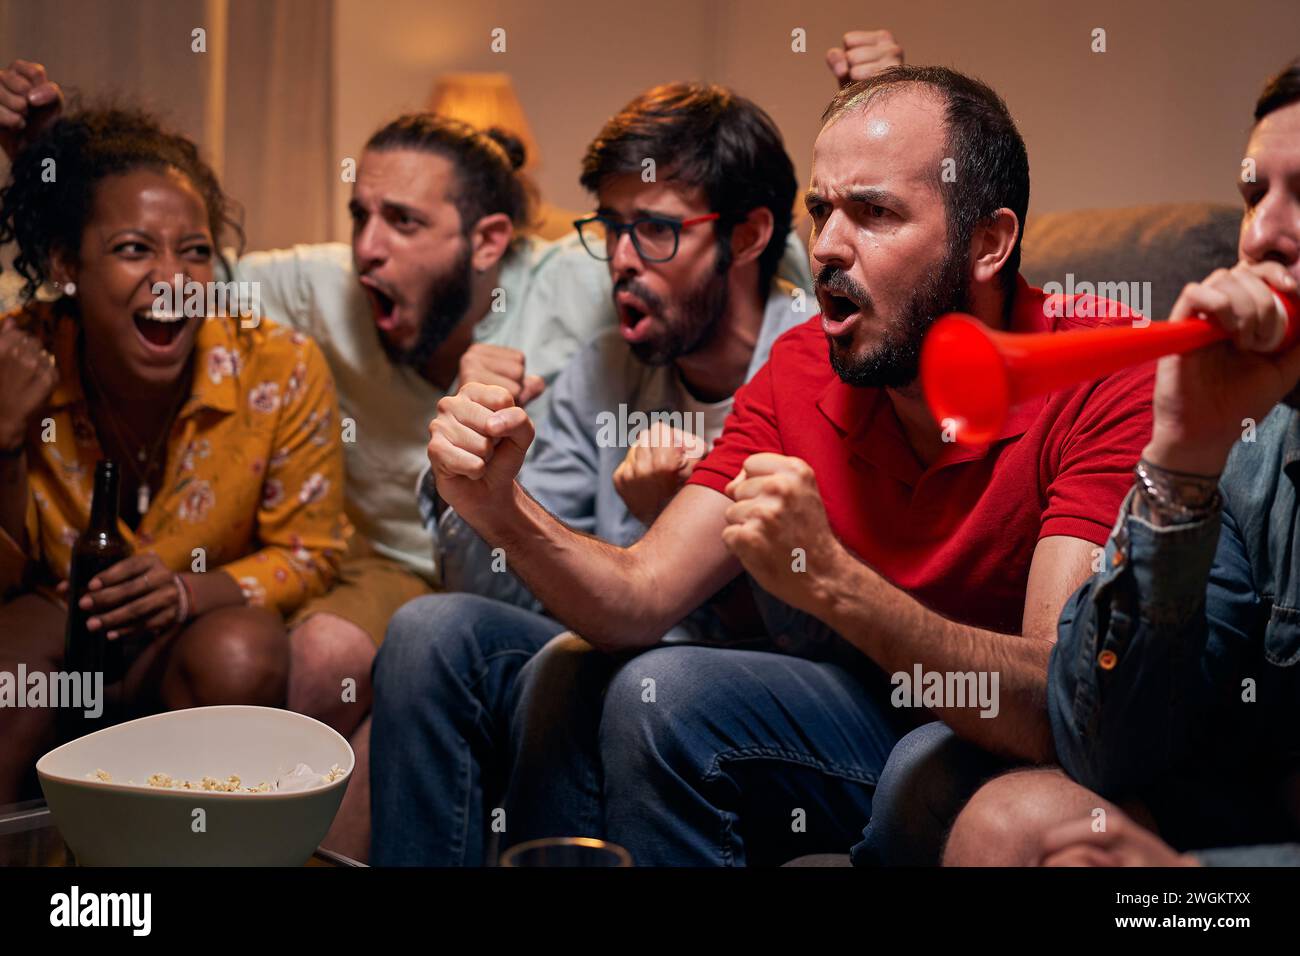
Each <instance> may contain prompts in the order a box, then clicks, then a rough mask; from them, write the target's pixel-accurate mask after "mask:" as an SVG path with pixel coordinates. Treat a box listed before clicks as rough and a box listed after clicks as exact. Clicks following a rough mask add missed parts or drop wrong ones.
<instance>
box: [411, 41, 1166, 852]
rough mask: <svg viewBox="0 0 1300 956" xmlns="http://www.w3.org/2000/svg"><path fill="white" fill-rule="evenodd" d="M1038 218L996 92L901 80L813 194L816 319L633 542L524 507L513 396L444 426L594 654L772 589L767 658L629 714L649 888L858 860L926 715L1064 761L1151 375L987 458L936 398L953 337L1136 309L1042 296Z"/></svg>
mask: <svg viewBox="0 0 1300 956" xmlns="http://www.w3.org/2000/svg"><path fill="white" fill-rule="evenodd" d="M1028 197H1029V174H1028V160H1027V158H1026V155H1025V149H1024V144H1023V141H1022V140H1021V138H1020V135H1019V133H1018V131H1017V130H1016V128H1015V125H1014V123H1013V121H1012V119H1011V117H1010V115H1009V114H1008V112H1007V110H1006V106H1005V104H1003V103H1002V101H1001V100H1000V99H999V98H998V97H997V95H996V94H995V93H994V92H993V91H992V90H990V89H989V88H988V87H987V86H985V85H983V84H982V83H979V82H978V81H975V80H972V79H970V78H968V77H965V76H962V75H961V74H959V73H956V72H954V71H951V70H947V69H942V68H934V67H928V68H921V67H898V68H894V69H890V70H886V71H884V72H883V73H881V74H879V75H878V76H876V77H874V78H872V79H870V80H866V81H863V82H860V83H856V84H852V85H850V86H848V87H846V88H844V89H843V90H841V91H840V93H838V94H837V95H836V97H835V99H834V100H833V101H832V102H831V105H830V107H829V108H828V109H827V111H826V113H825V116H824V125H823V128H822V131H821V133H820V135H819V136H818V138H817V143H816V145H815V147H814V154H813V174H812V182H811V188H810V190H809V192H808V195H807V197H806V203H807V207H808V211H809V213H810V214H811V216H812V219H813V235H812V243H811V245H810V255H811V261H812V271H813V273H814V275H815V276H816V281H817V293H818V301H819V304H820V305H821V309H822V314H821V315H820V316H819V317H817V318H815V319H813V320H811V321H810V322H808V323H807V324H805V325H803V326H800V327H798V328H796V329H793V330H792V331H790V332H789V333H787V334H786V335H784V336H783V337H782V338H781V339H779V340H778V341H777V343H776V344H775V346H774V347H773V350H772V353H771V358H770V360H769V362H768V364H767V365H766V366H765V367H764V369H762V370H761V371H760V372H759V373H758V374H757V375H756V376H755V377H754V379H753V380H752V381H751V382H750V383H749V384H748V385H746V386H745V387H743V388H742V389H741V390H740V391H739V392H737V394H736V398H735V408H734V411H733V413H732V415H731V416H730V418H729V419H728V421H727V426H726V430H725V432H724V434H723V436H722V437H721V438H720V439H719V440H718V442H717V445H716V446H715V449H714V451H713V452H712V453H711V454H710V455H709V457H708V458H706V459H705V460H704V461H703V462H701V463H700V464H698V465H697V466H696V468H695V471H694V473H693V475H692V477H691V480H690V482H689V484H688V485H687V486H686V487H685V488H683V489H682V491H681V492H679V493H678V495H677V496H676V497H675V498H674V499H673V501H672V503H671V504H670V505H669V506H668V507H667V509H666V510H665V511H664V512H663V514H662V515H661V516H660V518H659V520H658V521H656V522H655V524H654V525H653V526H652V527H651V528H650V530H649V531H648V533H647V534H646V535H645V536H644V537H643V538H642V539H641V540H640V541H639V542H637V543H636V544H634V545H632V546H631V547H628V548H618V547H615V546H613V545H609V544H606V543H604V542H601V541H598V540H595V539H592V538H589V537H586V536H584V535H581V534H578V533H576V532H574V531H572V530H570V529H568V528H566V527H564V526H563V525H562V524H560V523H559V522H558V521H556V520H555V519H554V518H552V517H551V516H550V515H548V514H547V513H546V512H545V511H544V510H543V509H542V508H541V507H540V506H538V505H537V504H536V503H535V502H534V501H532V499H530V498H529V497H528V495H527V494H526V493H525V492H524V491H523V490H522V489H521V488H520V487H519V486H518V485H517V484H516V483H515V474H516V473H517V471H518V469H519V466H520V464H521V463H522V461H523V456H524V453H525V451H526V450H527V448H528V446H529V444H530V443H531V441H532V437H533V425H532V423H531V421H529V419H528V415H527V413H526V412H525V411H524V410H523V409H521V408H518V407H516V406H514V405H513V403H512V401H511V399H510V396H509V394H508V393H507V392H506V391H505V390H503V389H496V388H492V387H488V386H482V385H474V384H471V385H467V386H465V387H464V388H462V389H461V391H460V392H459V394H457V395H456V396H451V397H447V398H444V399H443V400H442V401H441V402H440V403H439V406H438V409H439V414H438V417H437V418H436V419H435V420H434V421H433V423H432V424H431V425H430V435H431V441H430V444H429V458H430V461H431V462H432V465H433V471H434V475H435V477H436V480H437V484H438V491H439V493H440V494H441V495H442V496H443V498H444V499H445V500H446V501H448V502H450V503H451V504H452V505H453V506H455V508H456V509H457V511H458V512H459V513H460V514H461V515H462V516H463V517H464V518H465V519H466V520H467V521H468V522H469V523H470V524H471V525H472V526H473V527H474V528H475V529H476V530H477V531H478V532H479V533H480V534H482V535H483V536H484V537H485V538H486V539H487V540H488V541H489V542H490V543H491V544H492V545H493V546H495V547H501V548H503V549H504V552H505V555H506V558H507V561H508V562H509V566H510V567H511V568H512V569H513V570H514V571H515V572H516V573H517V574H518V575H520V576H521V577H522V578H523V579H524V581H525V582H526V583H527V585H528V586H529V588H530V589H531V590H532V591H533V593H534V594H535V595H536V596H537V597H538V598H539V599H540V600H541V601H542V602H543V604H544V605H545V606H546V607H547V609H548V611H549V612H550V613H551V614H553V615H554V616H555V617H557V618H559V619H560V620H562V621H563V622H564V623H565V624H566V625H568V626H569V627H570V628H571V629H572V630H573V631H575V632H576V633H578V634H580V635H582V637H583V638H585V639H586V640H587V641H589V642H591V643H592V644H593V645H595V646H596V647H597V648H599V649H600V650H602V651H606V652H611V653H617V652H627V651H634V650H638V649H642V648H645V647H647V646H648V645H649V644H651V643H652V642H654V641H656V640H657V639H658V637H659V635H661V634H663V633H664V631H665V630H666V629H667V628H668V627H669V626H670V625H671V624H672V623H673V622H674V621H677V620H680V619H681V618H682V617H683V616H685V614H686V613H687V612H689V611H690V610H691V609H693V608H695V607H696V606H698V605H700V604H701V603H703V602H704V601H705V600H706V599H707V598H709V597H710V596H711V595H713V594H714V593H715V592H717V591H718V590H719V589H720V588H721V587H722V586H723V585H724V584H726V583H727V582H728V581H730V580H731V579H732V578H733V577H735V576H736V575H737V574H738V573H740V572H741V571H742V570H743V571H744V572H747V573H748V574H749V575H750V577H751V578H752V579H753V581H754V583H755V584H756V585H757V588H756V589H755V596H756V598H758V599H759V603H760V606H761V609H762V610H763V611H764V620H765V622H766V624H767V626H768V629H769V633H770V635H771V644H770V645H769V649H767V650H738V649H735V648H715V647H699V646H665V647H657V648H655V649H653V650H649V651H646V652H644V653H640V654H638V655H636V656H635V657H632V658H631V659H630V660H628V661H627V662H626V663H625V664H623V666H622V667H621V668H620V669H619V670H618V672H617V674H615V675H614V677H613V679H612V681H611V682H610V683H609V686H608V688H607V690H606V694H605V698H604V704H603V714H602V718H601V724H600V729H599V746H600V758H601V759H600V763H601V766H602V767H603V771H604V783H603V790H604V795H605V801H606V806H605V811H606V812H605V817H606V819H605V826H606V833H605V835H606V836H608V837H609V838H610V839H612V840H614V841H615V842H618V843H620V844H622V845H624V846H626V847H627V848H628V849H629V850H631V852H632V854H633V857H634V858H635V859H636V861H637V862H638V863H641V864H656V863H660V864H662V863H685V864H701V863H704V864H708V863H723V864H726V863H744V862H778V861H780V860H781V859H783V858H789V857H790V856H794V855H798V854H800V853H810V852H819V851H825V850H832V851H835V850H838V851H843V850H844V849H845V848H847V847H848V845H849V844H850V843H851V842H852V840H853V834H854V833H855V832H856V831H857V830H858V829H859V828H860V827H861V826H862V824H863V823H864V822H866V821H867V820H868V819H869V818H871V817H872V814H873V797H874V796H875V792H876V786H877V783H878V782H879V781H880V778H881V773H882V770H883V768H884V766H885V762H886V760H887V758H888V757H889V754H890V752H891V750H892V749H893V748H894V746H895V744H896V743H897V742H898V741H899V739H900V737H901V736H902V735H904V734H905V733H907V732H908V731H909V730H910V729H912V728H914V727H916V726H917V725H918V724H919V723H921V722H922V721H923V720H926V719H932V718H938V719H939V720H940V721H942V722H943V723H944V725H946V728H947V730H946V731H945V733H948V734H949V735H950V736H951V739H952V740H953V741H956V742H957V743H958V744H960V745H961V746H962V747H965V748H967V752H968V753H974V754H979V755H982V754H984V753H985V752H992V753H994V754H997V755H1000V756H1001V757H1003V758H1009V759H1018V760H1030V761H1033V760H1046V759H1048V758H1050V756H1051V754H1052V743H1051V731H1050V727H1049V725H1048V722H1047V714H1046V710H1045V704H1044V701H1045V683H1046V669H1047V660H1048V652H1049V650H1050V647H1051V642H1052V641H1053V640H1054V639H1055V633H1056V620H1057V616H1058V614H1059V612H1060V609H1061V606H1062V604H1063V602H1064V601H1065V599H1066V598H1067V597H1068V596H1069V595H1070V594H1071V592H1072V591H1073V590H1074V589H1075V588H1076V587H1077V586H1078V585H1079V583H1080V582H1082V581H1083V580H1084V579H1085V578H1086V577H1087V576H1088V575H1089V574H1090V573H1091V572H1092V570H1093V563H1094V560H1095V558H1094V555H1095V553H1097V551H1098V548H1099V546H1100V545H1101V544H1102V543H1103V542H1104V541H1105V540H1106V536H1107V534H1108V532H1109V530H1110V523H1111V521H1112V519H1113V516H1114V514H1115V512H1116V509H1117V507H1118V504H1119V502H1120V499H1121V498H1122V497H1123V495H1124V493H1125V491H1126V490H1127V488H1128V486H1129V484H1130V481H1131V479H1130V472H1131V469H1132V467H1133V464H1134V462H1135V461H1136V460H1137V457H1138V454H1139V452H1140V450H1141V448H1142V445H1143V443H1144V441H1145V437H1144V436H1145V435H1146V434H1148V433H1149V430H1150V421H1151V419H1150V408H1149V401H1150V399H1149V396H1150V394H1151V384H1152V379H1151V369H1150V368H1149V367H1147V368H1143V369H1139V370H1135V371H1131V372H1126V373H1122V374H1119V375H1116V376H1112V377H1110V378H1107V379H1103V380H1100V381H1096V382H1091V383H1088V384H1086V385H1082V386H1079V387H1076V388H1071V389H1067V390H1064V391H1062V392H1058V393H1055V394H1053V395H1050V396H1048V397H1045V398H1042V399H1039V400H1036V401H1033V402H1029V403H1026V404H1025V405H1022V406H1019V407H1017V408H1016V409H1015V410H1014V411H1013V413H1012V415H1011V416H1010V417H1009V419H1008V422H1007V424H1006V427H1005V429H1004V431H1003V433H1002V434H1001V435H1000V436H999V438H998V439H997V441H996V442H994V443H993V444H992V445H991V446H989V447H988V448H984V449H967V448H963V447H960V446H957V445H955V444H953V443H951V442H950V441H945V437H948V436H946V435H945V432H944V429H943V428H941V426H940V423H937V422H935V421H934V420H933V419H932V418H931V417H930V415H929V413H928V411H927V409H926V407H925V405H924V402H923V400H922V397H921V394H920V389H919V386H918V383H917V380H916V379H917V361H918V354H919V347H920V342H921V339H922V336H923V335H924V333H925V331H926V329H927V328H928V327H929V325H930V324H931V323H932V322H933V320H934V319H935V318H936V317H937V316H938V315H940V314H942V313H943V312H946V311H950V310H952V309H962V310H964V311H967V312H970V313H972V314H973V315H975V316H977V317H978V318H979V319H980V320H982V321H983V322H985V323H986V324H988V325H990V326H992V327H995V328H1003V329H1005V328H1009V329H1012V330H1016V331H1042V330H1047V329H1062V328H1066V327H1069V326H1071V325H1092V324H1097V323H1098V322H1100V321H1105V320H1101V319H1096V318H1092V316H1097V315H1109V314H1113V313H1114V312H1115V311H1116V309H1115V308H1114V306H1113V304H1112V303H1106V302H1087V303H1082V302H1080V301H1078V300H1076V299H1072V298H1071V299H1058V300H1056V301H1052V302H1050V303H1049V302H1048V299H1047V297H1045V296H1044V295H1043V293H1042V292H1041V291H1039V290H1035V289H1031V288H1029V287H1028V286H1027V285H1026V284H1025V283H1024V282H1023V281H1022V280H1020V279H1019V277H1018V269H1019V259H1020V235H1021V225H1022V223H1023V222H1024V218H1025V211H1026V208H1027V206H1028ZM623 241H626V240H623ZM1074 315H1078V316H1080V318H1068V316H1074ZM1123 315H1124V317H1123V318H1120V319H1118V320H1116V321H1119V322H1121V323H1124V322H1130V321H1132V320H1131V318H1130V317H1128V315H1127V313H1126V312H1125V313H1123ZM1055 316H1067V317H1066V318H1055ZM1084 317H1087V318H1084ZM636 319H637V320H638V321H646V320H647V319H646V317H644V316H636ZM648 320H649V321H658V319H657V318H656V317H654V316H649V319H648ZM828 348H829V361H828ZM774 651H775V652H777V653H774ZM886 675H893V676H892V677H887V676H886ZM891 685H892V687H891ZM976 782H978V781H976ZM588 785H590V784H589V782H588ZM972 789H973V786H972ZM963 795H964V794H963ZM959 805H960V802H959V801H957V802H956V803H955V804H954V805H953V806H952V812H953V813H954V814H955V812H956V809H957V808H958V806H959ZM941 815H942V814H940V816H941ZM877 822H879V821H877ZM908 825H912V824H911V823H909V824H908ZM939 826H940V827H941V826H942V822H940V824H939ZM940 838H941V832H940V833H939V834H938V835H937V836H935V837H934V839H933V841H932V842H933V844H934V846H935V847H936V848H937V846H938V840H939V839H940ZM921 842H922V843H924V844H925V845H929V844H928V843H926V841H924V840H923V841H921ZM936 858H937V850H936Z"/></svg>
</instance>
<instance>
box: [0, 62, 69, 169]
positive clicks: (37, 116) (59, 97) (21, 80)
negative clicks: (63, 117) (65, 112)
mask: <svg viewBox="0 0 1300 956" xmlns="http://www.w3.org/2000/svg"><path fill="white" fill-rule="evenodd" d="M62 109H63V91H62V90H61V89H59V84H57V83H52V82H50V80H49V79H48V78H47V77H46V76H45V67H43V66H41V65H40V64H39V63H29V62H27V61H26V60H14V61H13V63H11V64H10V65H9V68H8V69H5V70H0V149H3V150H4V151H5V155H6V156H8V157H9V158H10V159H13V158H14V156H16V155H17V154H18V153H19V151H21V150H22V148H23V147H24V146H25V145H26V144H27V143H29V142H31V140H32V139H33V138H35V137H36V136H37V135H38V134H39V133H40V132H41V131H42V130H43V129H45V127H46V126H48V125H49V124H50V123H52V122H54V120H55V119H56V118H57V117H58V115H59V112H60V111H61V110H62Z"/></svg>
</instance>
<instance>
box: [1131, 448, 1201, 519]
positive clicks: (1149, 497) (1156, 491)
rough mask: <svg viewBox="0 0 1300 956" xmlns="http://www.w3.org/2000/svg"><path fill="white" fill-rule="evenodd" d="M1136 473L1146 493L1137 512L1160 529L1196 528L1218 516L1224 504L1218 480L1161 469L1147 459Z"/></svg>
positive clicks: (1139, 499) (1136, 502)
mask: <svg viewBox="0 0 1300 956" xmlns="http://www.w3.org/2000/svg"><path fill="white" fill-rule="evenodd" d="M1134 471H1135V472H1136V473H1137V479H1138V487H1140V488H1141V489H1142V494H1141V495H1138V496H1136V498H1135V500H1134V509H1135V511H1137V513H1138V515H1139V517H1144V518H1146V517H1149V518H1152V519H1154V521H1153V523H1154V524H1156V525H1161V526H1163V525H1171V524H1194V523H1196V522H1198V521H1203V520H1205V519H1206V518H1209V517H1210V516H1211V515H1214V514H1216V513H1217V512H1218V510H1219V508H1220V507H1221V506H1222V504H1223V496H1222V495H1221V494H1220V493H1219V479H1218V478H1217V477H1211V476H1209V475H1193V474H1190V473H1188V472H1182V471H1173V470H1171V469H1168V468H1161V467H1160V466H1159V465H1153V464H1152V463H1151V462H1149V461H1147V460H1146V459H1145V458H1139V459H1138V463H1137V467H1136V468H1134ZM1138 509H1141V510H1140V511H1139V510H1138Z"/></svg>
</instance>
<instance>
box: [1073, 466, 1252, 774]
mask: <svg viewBox="0 0 1300 956" xmlns="http://www.w3.org/2000/svg"><path fill="white" fill-rule="evenodd" d="M1142 494H1143V491H1142V490H1141V489H1139V488H1135V489H1134V491H1133V492H1132V493H1131V495H1130V497H1129V498H1126V499H1125V502H1124V508H1123V511H1122V516H1121V520H1120V525H1119V527H1118V528H1117V529H1116V531H1115V533H1114V534H1112V536H1111V540H1110V541H1109V542H1108V543H1107V546H1106V556H1107V561H1106V570H1104V571H1103V572H1102V573H1101V574H1098V575H1095V576H1093V577H1092V578H1090V579H1089V580H1088V581H1087V583H1085V584H1084V586H1083V587H1082V588H1080V589H1079V591H1078V593H1076V594H1075V595H1074V596H1073V597H1072V598H1071V599H1070V600H1069V601H1068V602H1067V603H1066V606H1065V610H1064V611H1063V612H1062V614H1061V620H1060V624H1059V641H1058V643H1057V645H1056V648H1055V650H1054V651H1053V654H1052V659H1051V662H1050V670H1049V701H1048V705H1049V711H1048V713H1049V716H1050V718H1051V721H1052V729H1053V734H1054V738H1055V742H1056V749H1057V756H1058V759H1059V760H1060V762H1061V765H1062V766H1063V767H1064V768H1065V769H1066V771H1067V772H1068V773H1069V774H1070V776H1071V777H1073V778H1074V779H1075V780H1077V781H1079V782H1080V783H1081V784H1083V785H1084V786H1085V787H1087V788H1089V789H1090V790H1094V791H1096V792H1097V793H1100V794H1101V795H1103V796H1105V797H1108V798H1111V799H1121V798H1123V797H1126V796H1128V795H1130V794H1132V793H1133V792H1135V791H1138V790H1140V789H1141V788H1142V787H1143V786H1144V785H1146V784H1147V783H1149V782H1150V781H1152V780H1154V779H1156V778H1158V777H1160V776H1161V775H1162V774H1163V773H1165V772H1166V771H1167V770H1169V769H1170V768H1171V767H1172V766H1173V765H1174V764H1176V763H1177V762H1179V761H1180V760H1183V759H1185V758H1186V757H1187V756H1188V755H1189V754H1190V753H1191V752H1192V750H1193V748H1194V747H1195V746H1196V743H1197V741H1198V740H1201V739H1203V734H1202V732H1201V729H1202V727H1203V721H1204V719H1205V718H1206V717H1207V716H1208V713H1209V710H1210V707H1211V705H1212V703H1213V701H1214V700H1215V699H1216V696H1217V695H1216V693H1215V690H1214V688H1213V687H1211V686H1210V685H1209V683H1208V682H1207V676H1206V673H1205V671H1204V670H1203V669H1202V663H1203V661H1204V659H1205V654H1206V648H1207V642H1208V641H1209V639H1210V636H1211V634H1212V635H1213V638H1214V641H1215V643H1216V644H1217V645H1218V648H1219V649H1220V653H1221V654H1222V655H1223V657H1224V658H1225V660H1226V659H1229V658H1236V657H1237V656H1238V655H1239V654H1240V653H1241V652H1242V651H1243V649H1245V648H1247V647H1248V646H1249V644H1250V642H1251V631H1252V623H1251V622H1252V620H1253V619H1254V618H1255V617H1256V615H1257V608H1256V605H1257V601H1256V598H1255V593H1254V587H1253V585H1252V583H1251V580H1250V563H1249V560H1248V559H1247V557H1246V553H1245V548H1244V546H1243V544H1242V542H1241V539H1240V537H1239V534H1238V531H1237V528H1236V524H1235V522H1234V521H1233V520H1232V517H1231V515H1230V514H1228V513H1227V512H1226V511H1225V512H1219V511H1218V510H1217V509H1216V510H1215V511H1214V512H1213V513H1212V514H1209V515H1207V516H1206V517H1204V518H1202V519H1201V520H1198V521H1194V522H1190V523H1185V524H1178V525H1171V526H1167V527H1157V526H1155V525H1153V524H1152V523H1151V522H1150V521H1149V520H1146V519H1144V518H1142V517H1140V516H1139V515H1137V514H1134V513H1133V505H1134V504H1135V503H1137V501H1138V498H1137V496H1139V495H1142Z"/></svg>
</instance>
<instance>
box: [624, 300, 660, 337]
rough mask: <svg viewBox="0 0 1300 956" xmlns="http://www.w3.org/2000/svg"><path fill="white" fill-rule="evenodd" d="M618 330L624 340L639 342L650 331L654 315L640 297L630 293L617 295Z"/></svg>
mask: <svg viewBox="0 0 1300 956" xmlns="http://www.w3.org/2000/svg"><path fill="white" fill-rule="evenodd" d="M618 317H619V331H620V332H621V333H622V335H623V339H624V341H627V342H640V341H641V340H642V339H644V338H645V337H646V336H647V335H648V334H649V333H650V327H651V324H652V323H653V322H654V316H653V315H652V314H651V313H650V311H649V310H648V309H647V308H646V307H645V303H643V302H642V301H641V300H640V299H637V298H635V297H634V296H631V295H626V294H620V295H619V296H618Z"/></svg>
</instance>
